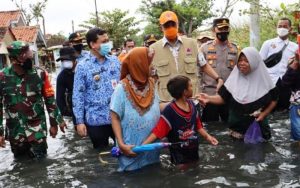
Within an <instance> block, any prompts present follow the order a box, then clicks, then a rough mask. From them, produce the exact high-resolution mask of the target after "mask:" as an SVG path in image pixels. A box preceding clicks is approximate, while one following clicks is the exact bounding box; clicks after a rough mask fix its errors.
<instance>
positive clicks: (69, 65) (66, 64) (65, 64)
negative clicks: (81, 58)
mask: <svg viewBox="0 0 300 188" xmlns="http://www.w3.org/2000/svg"><path fill="white" fill-rule="evenodd" d="M62 66H63V67H64V68H65V69H71V68H72V67H73V62H72V61H69V60H65V61H63V62H62Z"/></svg>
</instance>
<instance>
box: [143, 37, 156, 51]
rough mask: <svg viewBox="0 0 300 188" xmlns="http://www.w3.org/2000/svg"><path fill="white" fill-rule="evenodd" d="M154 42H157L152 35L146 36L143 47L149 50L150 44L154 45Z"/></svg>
mask: <svg viewBox="0 0 300 188" xmlns="http://www.w3.org/2000/svg"><path fill="white" fill-rule="evenodd" d="M156 41H158V37H157V36H155V35H154V34H150V35H146V36H145V37H144V46H145V47H147V48H149V46H151V44H153V43H155V42H156Z"/></svg>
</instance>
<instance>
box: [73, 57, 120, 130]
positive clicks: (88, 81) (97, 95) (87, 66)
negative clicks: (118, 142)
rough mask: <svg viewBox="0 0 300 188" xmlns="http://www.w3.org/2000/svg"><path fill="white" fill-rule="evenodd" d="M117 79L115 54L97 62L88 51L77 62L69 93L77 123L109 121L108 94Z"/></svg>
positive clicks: (92, 124) (117, 64)
mask: <svg viewBox="0 0 300 188" xmlns="http://www.w3.org/2000/svg"><path fill="white" fill-rule="evenodd" d="M119 80H120V62H119V60H118V59H117V57H114V56H109V57H106V58H105V60H104V62H99V60H98V59H97V58H96V57H95V56H94V55H92V54H90V55H89V57H87V58H86V59H85V60H84V61H80V62H79V63H78V64H77V66H76V70H75V78H74V88H73V96H72V97H73V113H74V115H75V117H76V123H77V124H82V123H84V124H87V125H89V126H101V125H107V124H111V118H110V113H109V104H110V98H111V95H112V93H113V91H114V88H115V87H116V85H117V83H118V81H119Z"/></svg>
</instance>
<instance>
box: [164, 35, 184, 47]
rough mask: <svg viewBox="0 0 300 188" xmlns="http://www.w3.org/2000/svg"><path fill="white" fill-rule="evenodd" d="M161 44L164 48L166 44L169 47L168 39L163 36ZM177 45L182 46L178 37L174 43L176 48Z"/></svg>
mask: <svg viewBox="0 0 300 188" xmlns="http://www.w3.org/2000/svg"><path fill="white" fill-rule="evenodd" d="M162 43H163V47H165V46H166V45H167V44H168V45H169V46H171V44H170V42H169V41H168V39H167V38H166V37H165V36H164V37H163V38H162ZM178 44H182V38H181V37H180V36H178V37H177V41H176V42H175V46H177V45H178Z"/></svg>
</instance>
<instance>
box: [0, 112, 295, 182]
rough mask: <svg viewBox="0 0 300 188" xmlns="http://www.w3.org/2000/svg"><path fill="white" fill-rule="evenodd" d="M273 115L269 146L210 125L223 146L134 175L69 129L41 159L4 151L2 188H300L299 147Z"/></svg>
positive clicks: (0, 158) (0, 165) (0, 154)
mask: <svg viewBox="0 0 300 188" xmlns="http://www.w3.org/2000/svg"><path fill="white" fill-rule="evenodd" d="M275 116H276V118H275V119H272V120H271V126H272V130H273V131H272V133H273V138H272V141H271V142H269V143H262V144H258V145H247V144H244V143H243V142H241V141H236V140H233V139H232V138H230V137H228V136H227V135H226V134H227V130H226V127H225V126H224V125H222V124H209V125H207V128H208V130H209V131H210V132H211V133H212V134H214V135H215V136H216V137H217V138H218V139H219V141H220V145H219V146H217V147H214V146H211V145H209V144H207V143H206V142H205V141H203V140H202V141H201V144H200V146H199V154H200V160H199V162H198V163H197V164H194V165H192V166H189V167H186V169H178V168H174V167H172V166H170V165H169V160H168V158H167V157H166V156H167V155H166V154H162V155H161V161H162V162H161V164H156V165H153V166H149V167H146V168H144V169H142V170H139V171H136V172H130V173H119V172H117V171H116V168H117V165H116V164H109V165H106V166H105V165H101V164H100V162H99V160H98V152H97V151H95V150H93V149H92V146H91V145H92V144H91V143H90V141H89V139H87V138H84V139H80V138H79V137H78V136H77V135H76V134H75V133H74V130H73V127H72V125H69V127H68V128H69V129H68V130H67V132H66V134H61V133H60V134H59V135H58V137H57V138H56V139H53V138H50V137H49V138H48V144H49V149H48V156H47V158H46V159H44V160H42V161H33V160H31V159H27V158H25V159H19V160H15V159H14V158H13V155H12V153H11V152H10V147H9V145H7V147H6V148H5V149H1V150H0V187H6V188H8V187H43V188H44V187H57V188H58V187H105V188H108V187H129V188H131V187H300V180H299V179H300V167H299V165H300V155H299V154H300V147H299V146H298V145H297V144H296V143H293V142H291V141H290V137H289V134H290V130H289V120H287V119H288V117H287V114H284V115H277V114H276V115H275ZM163 153H167V150H163ZM104 160H107V161H109V162H110V163H115V162H116V159H114V158H111V157H110V156H107V157H106V156H105V157H104Z"/></svg>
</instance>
